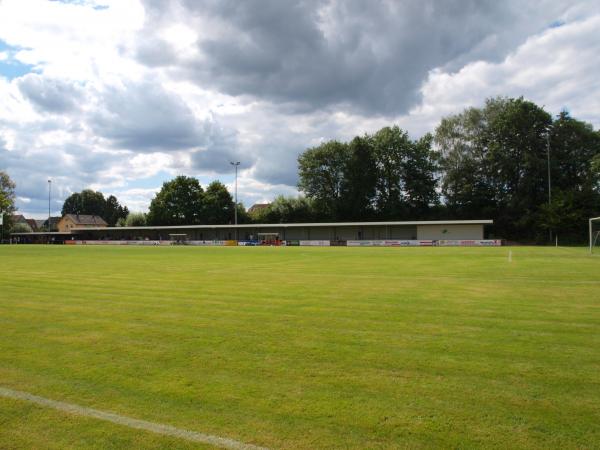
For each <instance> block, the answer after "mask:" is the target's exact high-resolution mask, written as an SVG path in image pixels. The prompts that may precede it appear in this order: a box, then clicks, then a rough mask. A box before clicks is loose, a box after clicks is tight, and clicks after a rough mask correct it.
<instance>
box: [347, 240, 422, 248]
mask: <svg viewBox="0 0 600 450" xmlns="http://www.w3.org/2000/svg"><path fill="white" fill-rule="evenodd" d="M346 245H347V246H348V247H431V246H432V245H434V241H430V240H415V239H387V240H381V239H378V240H370V241H369V240H361V241H358V240H354V241H347V242H346Z"/></svg>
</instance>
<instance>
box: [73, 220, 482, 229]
mask: <svg viewBox="0 0 600 450" xmlns="http://www.w3.org/2000/svg"><path fill="white" fill-rule="evenodd" d="M493 223H494V221H493V220H487V219H486V220H412V221H387V222H312V223H244V224H238V225H233V224H229V225H156V226H143V227H109V228H107V227H87V228H73V229H72V231H73V232H83V231H110V230H131V231H134V230H183V229H187V230H197V229H226V228H234V229H235V228H238V229H246V228H299V227H300V228H302V227H309V228H319V227H320V228H322V227H371V226H374V227H382V226H384V227H385V226H388V227H389V226H417V225H491V224H493Z"/></svg>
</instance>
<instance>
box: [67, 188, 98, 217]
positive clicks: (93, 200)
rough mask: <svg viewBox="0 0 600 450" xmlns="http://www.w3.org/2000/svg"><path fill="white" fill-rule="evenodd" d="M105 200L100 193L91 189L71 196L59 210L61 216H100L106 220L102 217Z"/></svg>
mask: <svg viewBox="0 0 600 450" xmlns="http://www.w3.org/2000/svg"><path fill="white" fill-rule="evenodd" d="M105 207H106V200H105V199H104V194H102V192H96V191H93V190H91V189H84V190H83V191H81V192H75V193H73V194H71V195H70V196H69V197H67V199H66V200H65V202H64V203H63V207H62V210H61V213H62V215H63V216H64V215H65V214H89V215H93V216H100V217H102V218H103V219H104V220H106V218H105V217H103V216H104V212H105Z"/></svg>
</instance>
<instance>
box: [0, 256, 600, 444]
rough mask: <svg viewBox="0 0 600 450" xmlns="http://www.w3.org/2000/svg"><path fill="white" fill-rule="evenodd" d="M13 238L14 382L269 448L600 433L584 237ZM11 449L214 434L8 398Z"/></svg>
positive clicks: (9, 380)
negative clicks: (461, 242)
mask: <svg viewBox="0 0 600 450" xmlns="http://www.w3.org/2000/svg"><path fill="white" fill-rule="evenodd" d="M510 250H511V251H512V261H511V262H509V260H508V252H509V248H302V247H295V248H276V247H267V248H264V247H263V248H243V247H232V248H227V247H219V248H199V247H194V248H192V247H148V248H145V247H91V246H90V247H86V246H78V247H71V246H1V247H0V388H4V389H9V390H14V391H21V392H27V393H30V394H34V395H36V396H40V397H44V398H46V399H51V400H54V401H59V402H66V403H70V404H75V405H79V406H81V407H86V408H94V409H96V410H100V411H106V412H111V413H115V414H118V415H120V416H124V417H129V418H135V419H140V420H145V421H149V422H153V423H156V424H164V425H170V426H173V427H177V428H181V429H184V430H189V431H194V432H198V433H205V434H210V435H214V436H220V437H223V438H229V439H234V440H236V441H238V442H242V443H247V444H254V445H257V446H261V447H267V448H293V449H318V448H323V449H325V448H327V449H329V448H357V449H366V448H494V447H495V448H507V447H510V448H561V449H564V448H598V447H600V425H599V424H600V257H599V256H590V255H588V254H587V253H586V250H585V249H573V248H531V247H515V248H510ZM0 448H2V449H13V448H14V449H22V448H36V449H37V448H52V449H66V448H73V449H80V448H97V449H106V448H124V449H125V448H156V449H158V448H170V449H173V448H186V449H187V448H213V447H211V446H210V445H209V444H198V443H194V442H190V441H188V440H186V439H180V438H176V437H172V436H164V435H160V434H156V433H152V432H149V431H143V430H137V429H132V428H130V427H128V426H123V425H118V424H115V423H110V422H106V421H103V420H98V419H95V418H92V417H86V416H82V415H79V414H76V413H68V412H64V411H61V410H58V409H55V408H51V407H45V406H43V405H39V404H35V403H32V402H29V401H27V400H23V399H15V398H8V397H7V396H1V395H0Z"/></svg>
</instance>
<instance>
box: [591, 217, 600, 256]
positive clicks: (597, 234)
mask: <svg viewBox="0 0 600 450" xmlns="http://www.w3.org/2000/svg"><path fill="white" fill-rule="evenodd" d="M594 222H598V223H600V217H592V218H591V219H590V225H589V227H590V254H592V253H594V245H596V242H597V241H598V240H599V239H600V230H598V231H596V232H595V233H594Z"/></svg>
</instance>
